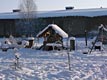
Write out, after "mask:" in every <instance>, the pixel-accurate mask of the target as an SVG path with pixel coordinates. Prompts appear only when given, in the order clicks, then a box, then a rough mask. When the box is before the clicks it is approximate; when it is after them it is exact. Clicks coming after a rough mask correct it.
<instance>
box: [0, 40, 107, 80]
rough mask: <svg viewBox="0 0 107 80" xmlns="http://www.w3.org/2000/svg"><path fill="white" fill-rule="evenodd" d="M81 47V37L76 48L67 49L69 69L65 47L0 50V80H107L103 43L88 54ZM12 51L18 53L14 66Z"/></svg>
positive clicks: (13, 53) (82, 46) (82, 45)
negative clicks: (55, 48)
mask: <svg viewBox="0 0 107 80" xmlns="http://www.w3.org/2000/svg"><path fill="white" fill-rule="evenodd" d="M89 44H90V43H89V42H88V45H89ZM84 48H85V44H84V39H77V40H76V51H71V52H69V54H70V62H71V64H70V70H69V65H68V55H67V51H66V50H61V51H40V50H36V49H27V48H21V49H19V50H16V51H15V50H13V49H9V50H8V51H7V52H3V51H2V50H0V80H107V53H106V52H107V50H106V46H104V50H103V51H98V50H96V51H94V50H93V51H92V53H91V54H83V49H84ZM15 53H19V54H20V57H19V66H18V67H17V68H16V69H15V66H14V65H15Z"/></svg>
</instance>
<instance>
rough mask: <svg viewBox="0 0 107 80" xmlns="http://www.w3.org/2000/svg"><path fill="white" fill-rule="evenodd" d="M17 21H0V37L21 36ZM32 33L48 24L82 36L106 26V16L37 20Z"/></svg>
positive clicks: (72, 34)
mask: <svg viewBox="0 0 107 80" xmlns="http://www.w3.org/2000/svg"><path fill="white" fill-rule="evenodd" d="M17 21H18V20H14V19H0V36H8V35H10V34H12V35H14V36H21V34H20V33H21V32H23V30H22V29H21V28H20V26H17V25H16V23H17ZM35 23H36V25H35V26H34V31H35V32H34V33H33V34H35V36H36V34H37V33H38V32H39V31H41V30H42V29H44V28H45V27H46V26H48V24H52V23H53V24H57V25H58V26H59V27H61V28H62V29H63V30H64V31H65V32H66V33H68V34H69V36H84V32H85V30H87V31H88V32H89V31H91V30H97V29H98V26H100V24H104V25H107V16H99V17H84V16H67V17H48V18H38V20H36V21H35Z"/></svg>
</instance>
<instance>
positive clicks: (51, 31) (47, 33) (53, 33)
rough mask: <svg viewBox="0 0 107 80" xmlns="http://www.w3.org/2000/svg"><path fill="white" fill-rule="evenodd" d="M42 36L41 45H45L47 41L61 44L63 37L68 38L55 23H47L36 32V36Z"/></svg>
mask: <svg viewBox="0 0 107 80" xmlns="http://www.w3.org/2000/svg"><path fill="white" fill-rule="evenodd" d="M41 37H43V38H44V42H43V46H44V47H46V45H47V44H48V43H56V44H62V46H63V41H62V39H63V38H68V34H67V33H66V32H64V31H63V30H62V29H61V28H60V27H59V26H57V25H56V24H49V25H48V26H47V27H46V28H44V29H43V30H42V31H40V32H39V33H38V34H37V38H41Z"/></svg>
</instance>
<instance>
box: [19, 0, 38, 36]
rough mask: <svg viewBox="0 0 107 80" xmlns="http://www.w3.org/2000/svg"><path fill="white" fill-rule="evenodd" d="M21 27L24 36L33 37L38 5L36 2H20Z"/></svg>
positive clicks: (25, 0)
mask: <svg viewBox="0 0 107 80" xmlns="http://www.w3.org/2000/svg"><path fill="white" fill-rule="evenodd" d="M19 8H20V14H19V15H20V17H21V19H20V23H19V24H20V27H21V31H22V33H23V34H24V35H32V34H33V33H34V31H35V20H36V4H35V2H34V0H21V1H20V5H19Z"/></svg>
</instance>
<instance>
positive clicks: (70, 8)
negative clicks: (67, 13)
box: [65, 6, 74, 10]
mask: <svg viewBox="0 0 107 80" xmlns="http://www.w3.org/2000/svg"><path fill="white" fill-rule="evenodd" d="M65 9H66V10H72V9H74V7H72V6H69V7H65Z"/></svg>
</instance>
